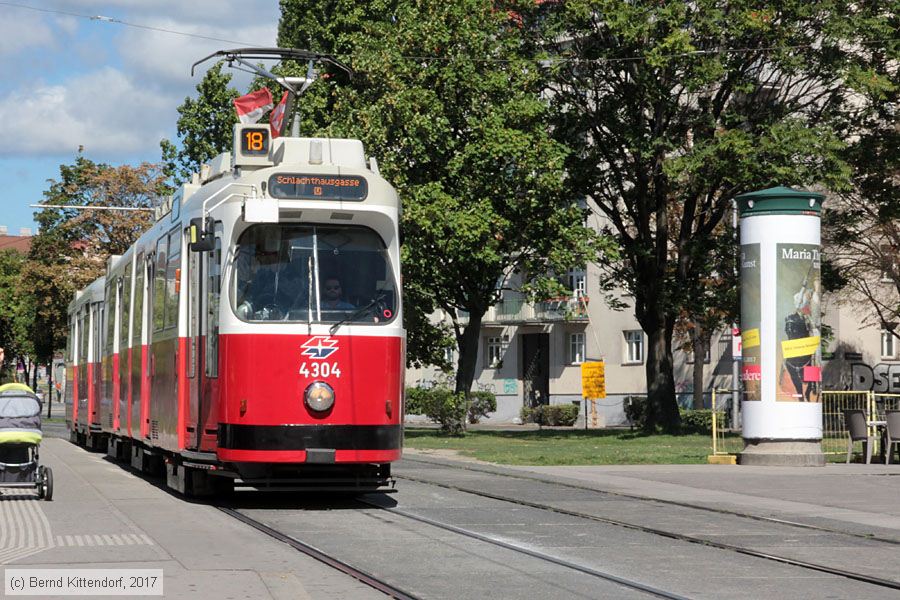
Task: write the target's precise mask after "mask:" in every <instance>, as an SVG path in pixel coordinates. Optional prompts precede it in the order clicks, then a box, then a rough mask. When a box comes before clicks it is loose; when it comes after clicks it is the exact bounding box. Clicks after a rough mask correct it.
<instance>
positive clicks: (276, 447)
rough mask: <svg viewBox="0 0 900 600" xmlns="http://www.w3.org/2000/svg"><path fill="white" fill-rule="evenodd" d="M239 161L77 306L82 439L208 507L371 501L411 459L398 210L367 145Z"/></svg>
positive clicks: (153, 231)
mask: <svg viewBox="0 0 900 600" xmlns="http://www.w3.org/2000/svg"><path fill="white" fill-rule="evenodd" d="M275 133H277V132H274V133H273V131H272V130H271V128H270V126H269V125H267V124H265V125H263V124H237V125H235V126H234V132H233V148H232V150H231V152H226V153H223V154H221V155H219V156H218V157H216V158H215V159H214V160H213V161H211V162H210V163H209V164H208V165H204V166H203V168H202V169H201V171H200V173H197V174H195V175H194V177H193V179H192V181H191V182H189V183H186V184H184V185H182V186H181V187H180V189H178V190H177V192H176V193H175V194H174V195H172V196H171V197H169V198H166V199H165V200H164V201H162V202H161V203H160V205H159V206H158V207H157V209H156V211H155V223H154V224H153V226H152V227H151V228H150V229H149V230H147V231H146V232H144V233H143V235H141V236H140V238H139V239H138V240H137V241H136V242H135V244H134V245H132V246H131V247H130V248H129V249H128V251H127V252H125V253H124V254H123V255H121V256H113V257H110V258H109V260H108V263H107V266H106V274H105V276H104V277H101V278H99V279H97V280H96V281H94V282H93V283H91V284H90V285H88V286H87V287H86V288H85V289H84V290H82V291H80V292H78V293H77V294H76V296H75V298H74V299H73V300H72V302H71V303H70V305H69V307H68V314H69V337H68V340H69V341H68V345H67V349H66V365H67V378H66V421H67V423H68V426H69V428H70V435H71V439H72V440H73V441H75V442H76V443H79V444H84V445H87V446H91V447H93V448H96V449H102V448H104V447H105V448H106V449H107V452H108V453H109V454H110V455H111V456H113V457H115V458H118V459H124V460H128V461H130V462H131V464H132V466H134V467H135V468H138V469H141V470H144V471H159V470H163V469H164V470H165V475H166V482H167V484H168V485H169V486H170V487H172V488H174V489H176V490H178V491H180V492H182V493H184V494H194V495H202V494H209V493H217V492H219V491H222V490H229V489H232V488H233V487H234V486H239V487H249V488H255V489H266V490H317V491H318V490H334V491H352V492H356V491H370V490H375V489H383V488H384V487H385V486H389V487H392V486H393V480H392V479H391V476H390V463H391V462H392V461H395V460H397V459H399V458H400V455H401V448H402V439H403V432H402V423H403V402H402V397H403V379H404V367H405V331H404V330H403V326H402V323H403V314H402V305H401V302H400V293H399V290H400V250H399V234H398V218H399V210H400V202H399V199H398V196H397V193H396V191H395V190H394V188H393V187H392V186H391V185H390V184H389V183H388V182H387V181H385V179H384V178H382V177H381V176H380V174H379V171H378V166H377V163H376V161H375V160H374V159H371V160H367V159H366V156H365V153H364V149H363V145H362V143H361V142H360V141H358V140H352V139H329V138H303V137H291V136H283V135H282V136H278V135H276V134H275Z"/></svg>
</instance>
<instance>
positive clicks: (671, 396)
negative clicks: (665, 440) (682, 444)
mask: <svg viewBox="0 0 900 600" xmlns="http://www.w3.org/2000/svg"><path fill="white" fill-rule="evenodd" d="M657 427H659V428H661V429H662V430H663V431H664V432H666V433H677V432H678V431H679V429H680V428H681V417H680V415H679V414H678V403H677V401H676V400H675V376H674V373H673V369H672V327H671V326H670V325H660V326H658V327H655V328H652V329H651V330H650V331H648V332H647V421H646V424H645V428H646V429H647V431H654V430H656V428H657Z"/></svg>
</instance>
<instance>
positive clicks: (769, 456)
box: [737, 187, 825, 466]
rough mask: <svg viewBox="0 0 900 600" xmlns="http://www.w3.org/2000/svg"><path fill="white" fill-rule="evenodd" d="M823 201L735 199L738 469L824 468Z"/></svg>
mask: <svg viewBox="0 0 900 600" xmlns="http://www.w3.org/2000/svg"><path fill="white" fill-rule="evenodd" d="M823 198H824V196H823V195H822V194H816V193H813V192H807V191H803V190H793V189H790V188H785V187H777V188H772V189H768V190H762V191H758V192H752V193H749V194H743V195H741V196H738V197H737V201H738V208H739V210H740V218H741V222H740V228H741V248H740V257H741V260H740V267H741V271H740V272H741V332H742V346H743V351H742V359H743V361H742V365H741V379H742V381H743V383H744V390H745V393H744V399H743V401H742V402H741V411H742V412H743V437H744V451H743V452H742V453H741V457H740V463H741V464H743V465H795V466H796V465H808V466H818V465H824V464H825V455H824V454H823V453H822V446H821V441H822V405H821V403H820V386H821V381H822V356H821V334H820V330H821V315H820V304H821V276H820V268H821V264H820V258H821V257H820V241H821V238H820V219H819V215H820V212H821V208H822V200H823Z"/></svg>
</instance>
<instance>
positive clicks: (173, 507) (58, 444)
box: [0, 438, 383, 600]
mask: <svg viewBox="0 0 900 600" xmlns="http://www.w3.org/2000/svg"><path fill="white" fill-rule="evenodd" d="M41 462H42V463H43V464H46V465H48V466H50V467H52V468H53V475H54V480H55V482H54V499H53V501H52V502H43V501H38V500H37V499H36V496H34V495H32V493H31V492H28V491H17V490H3V491H2V493H0V572H2V571H3V570H4V569H5V568H8V567H14V568H32V567H33V568H59V569H66V568H68V569H163V571H164V591H165V597H166V598H235V599H237V598H248V599H253V600H257V599H264V598H274V599H282V598H284V599H287V598H301V599H302V598H323V599H324V598H383V596H382V595H381V594H379V593H378V592H376V591H374V590H372V589H371V588H369V587H367V586H365V585H363V584H362V583H359V582H357V581H356V580H354V579H351V578H349V577H347V576H345V575H343V574H341V573H338V572H337V571H334V570H333V569H331V568H330V567H327V566H325V565H323V564H322V563H319V562H318V561H315V560H314V559H312V558H309V557H306V556H305V555H302V554H300V553H299V552H297V551H296V550H294V549H293V548H290V547H289V546H287V545H285V544H282V543H280V542H278V541H276V540H274V539H272V538H270V537H268V536H266V535H264V534H263V533H260V532H258V531H256V530H255V529H252V528H250V527H248V526H246V525H244V524H242V523H240V522H238V521H236V520H234V519H232V518H231V517H228V516H227V515H226V514H224V513H222V512H221V511H219V510H217V509H216V508H215V507H213V506H209V505H206V504H202V503H192V502H189V501H186V500H185V499H183V498H182V497H180V496H177V495H174V494H171V493H169V492H168V491H166V490H164V489H160V488H159V487H156V486H155V485H153V483H151V482H149V481H147V480H144V479H142V478H141V477H139V476H137V475H136V474H134V473H132V472H130V471H129V470H127V469H126V468H124V467H122V466H120V465H118V464H115V463H111V462H109V461H108V460H106V458H105V457H104V455H102V454H93V453H89V452H87V451H85V450H83V449H81V448H78V447H76V446H74V445H72V444H70V443H69V442H67V441H64V440H62V439H57V438H45V440H44V443H43V444H42V445H41ZM111 576H115V575H111ZM3 592H4V590H3V584H2V582H0V597H4V596H3Z"/></svg>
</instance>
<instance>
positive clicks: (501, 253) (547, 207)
mask: <svg viewBox="0 0 900 600" xmlns="http://www.w3.org/2000/svg"><path fill="white" fill-rule="evenodd" d="M506 8H510V9H513V8H514V9H515V11H516V12H515V13H510V12H508V11H507V10H505V9H506ZM536 10H537V7H536V6H535V3H534V2H524V1H523V2H514V3H509V5H508V6H506V5H504V7H503V8H499V7H498V6H497V5H496V4H495V3H493V2H489V1H485V0H464V1H459V2H439V1H437V0H422V1H418V0H399V1H396V2H378V3H374V4H373V3H355V2H323V1H321V0H284V1H283V2H282V20H281V23H280V26H279V45H281V46H294V47H309V48H310V49H311V50H315V51H320V52H327V53H331V54H336V55H338V58H340V59H341V60H343V61H344V62H347V63H349V64H350V66H351V67H352V68H353V69H354V70H355V71H356V75H355V77H354V78H353V80H352V81H351V82H350V84H349V85H336V84H334V83H333V82H332V81H331V80H329V79H326V81H325V84H324V85H320V86H313V88H311V90H310V91H311V92H312V95H310V96H305V97H304V98H303V100H302V103H301V107H300V110H301V119H302V123H303V127H304V130H305V131H306V132H307V133H317V134H330V135H335V136H350V137H358V138H360V139H362V140H363V142H364V143H365V144H366V146H367V148H368V150H369V152H370V153H372V154H374V155H376V156H378V157H379V160H380V161H381V163H380V167H381V171H382V173H383V174H384V175H385V177H386V178H387V179H388V180H389V181H391V182H392V183H393V184H394V185H395V186H397V188H398V190H399V192H400V196H401V198H403V201H404V206H403V217H402V224H401V226H402V233H403V236H404V244H403V251H402V257H403V268H404V289H405V292H406V294H407V298H408V299H409V298H413V299H415V300H416V301H418V302H421V305H420V306H418V307H416V308H417V309H418V314H419V315H420V316H421V315H423V314H427V312H428V309H429V308H431V307H432V306H434V307H437V308H440V309H443V310H444V311H445V312H446V313H448V314H449V315H451V317H452V319H453V326H454V335H455V338H456V342H457V345H458V347H459V361H458V366H457V372H456V384H455V385H456V391H457V392H468V391H469V390H470V388H471V385H472V381H473V378H474V375H475V369H476V356H477V354H478V340H479V334H480V329H481V321H482V317H483V316H484V314H485V312H486V311H487V310H488V308H489V307H490V306H492V305H493V304H495V303H496V302H497V301H498V300H499V298H500V294H501V290H502V288H503V287H505V286H509V285H511V283H510V282H511V281H512V276H513V275H514V274H519V275H518V276H521V277H523V278H524V280H525V282H526V283H527V286H528V289H530V290H540V291H543V292H545V293H546V292H548V291H549V290H551V289H552V288H553V287H554V281H555V280H554V279H553V278H552V274H553V272H563V271H564V270H565V269H567V268H571V267H574V266H579V265H583V264H585V262H586V260H587V258H588V256H592V255H593V254H594V253H595V252H596V247H595V245H594V241H595V238H594V236H593V235H592V232H591V230H589V229H588V228H586V227H585V226H584V220H585V216H586V215H585V212H584V211H583V210H582V209H581V208H579V205H578V203H577V197H576V196H573V195H570V194H567V193H566V191H565V189H564V186H563V181H564V174H565V172H564V170H563V165H564V160H565V157H566V153H567V150H566V147H565V146H564V145H563V144H562V143H560V142H557V141H554V140H553V139H552V138H551V136H550V134H549V131H550V121H549V116H550V115H549V113H548V105H547V103H546V101H544V99H542V96H541V91H542V88H543V76H542V73H541V71H540V69H539V67H538V62H537V60H536V59H535V57H536V55H537V53H538V52H539V51H540V48H539V46H538V45H536V44H535V43H534V42H533V41H530V40H529V35H528V31H529V27H530V25H526V23H533V22H534V16H535V12H536ZM322 14H328V15H331V16H332V18H329V19H318V18H317V15H322ZM326 74H327V73H326ZM410 292H413V293H410ZM406 306H407V309H409V308H410V305H409V303H408V302H407V304H406ZM463 312H465V313H467V317H468V320H467V321H465V320H464V319H462V318H461V317H462V313H463ZM421 321H422V320H421V319H420V320H419V322H418V323H421ZM407 324H408V325H409V321H407ZM416 335H417V332H416V331H415V330H411V331H410V337H411V338H413V337H415V336H416Z"/></svg>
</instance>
